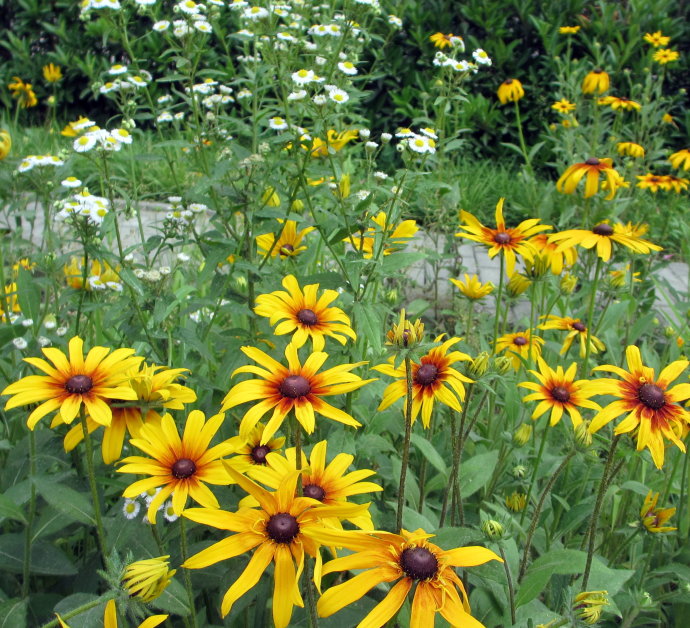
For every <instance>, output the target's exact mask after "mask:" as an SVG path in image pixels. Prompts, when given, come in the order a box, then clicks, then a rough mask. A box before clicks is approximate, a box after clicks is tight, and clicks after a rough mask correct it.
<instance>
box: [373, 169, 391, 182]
mask: <svg viewBox="0 0 690 628" xmlns="http://www.w3.org/2000/svg"><path fill="white" fill-rule="evenodd" d="M387 178H388V175H387V174H386V173H385V172H381V171H380V170H377V171H376V172H375V173H374V179H378V180H379V181H385V180H386V179H387Z"/></svg>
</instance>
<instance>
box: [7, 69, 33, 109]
mask: <svg viewBox="0 0 690 628" xmlns="http://www.w3.org/2000/svg"><path fill="white" fill-rule="evenodd" d="M12 81H13V82H12V83H9V84H8V85H7V87H9V89H10V91H11V92H12V98H16V99H17V102H18V103H19V106H20V107H21V108H22V109H28V108H29V107H35V106H36V105H37V104H38V99H37V98H36V94H35V93H34V90H33V85H31V83H25V82H24V81H22V79H20V78H19V77H18V76H13V77H12Z"/></svg>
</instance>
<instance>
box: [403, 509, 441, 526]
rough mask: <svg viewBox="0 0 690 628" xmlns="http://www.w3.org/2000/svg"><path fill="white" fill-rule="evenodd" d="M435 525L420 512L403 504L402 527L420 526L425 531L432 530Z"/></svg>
mask: <svg viewBox="0 0 690 628" xmlns="http://www.w3.org/2000/svg"><path fill="white" fill-rule="evenodd" d="M437 527H438V525H437V524H434V523H432V522H431V521H430V520H429V519H428V518H427V517H425V516H424V515H422V514H421V513H418V512H417V511H416V510H414V509H412V508H410V507H409V506H403V528H405V529H406V530H416V529H417V528H422V529H423V530H424V531H425V532H433V531H434V530H435V529H436V528H437Z"/></svg>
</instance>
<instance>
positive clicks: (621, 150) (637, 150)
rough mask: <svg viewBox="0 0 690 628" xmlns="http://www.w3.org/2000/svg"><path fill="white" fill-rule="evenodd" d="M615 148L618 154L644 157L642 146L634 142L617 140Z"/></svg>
mask: <svg viewBox="0 0 690 628" xmlns="http://www.w3.org/2000/svg"><path fill="white" fill-rule="evenodd" d="M616 150H617V151H618V154H619V155H627V156H628V157H644V148H643V147H642V146H640V145H639V144H635V142H618V144H616Z"/></svg>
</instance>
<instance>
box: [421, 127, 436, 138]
mask: <svg viewBox="0 0 690 628" xmlns="http://www.w3.org/2000/svg"><path fill="white" fill-rule="evenodd" d="M419 132H420V133H421V134H422V135H426V136H427V137H430V138H431V139H432V140H437V139H438V135H436V131H435V130H434V129H432V128H430V127H425V128H423V129H419Z"/></svg>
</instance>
